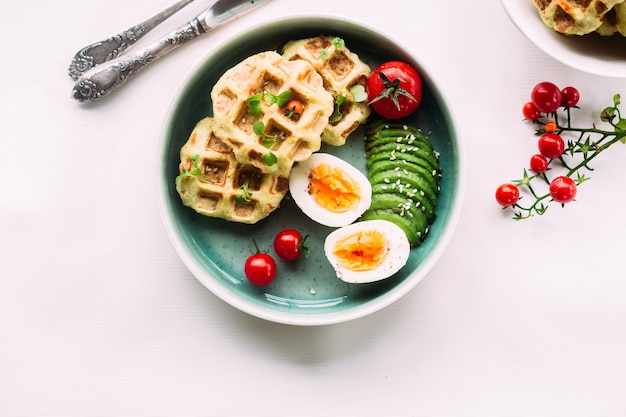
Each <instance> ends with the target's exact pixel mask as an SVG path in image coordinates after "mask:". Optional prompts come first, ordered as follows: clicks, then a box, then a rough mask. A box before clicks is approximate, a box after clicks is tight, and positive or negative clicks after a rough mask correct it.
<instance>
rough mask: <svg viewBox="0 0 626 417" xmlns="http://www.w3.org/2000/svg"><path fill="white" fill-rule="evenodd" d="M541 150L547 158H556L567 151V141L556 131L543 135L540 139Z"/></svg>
mask: <svg viewBox="0 0 626 417" xmlns="http://www.w3.org/2000/svg"><path fill="white" fill-rule="evenodd" d="M538 147H539V152H540V153H541V154H542V155H543V156H545V157H546V158H550V159H554V158H558V157H560V156H561V155H563V152H565V142H564V141H563V139H562V138H561V137H560V136H559V135H557V134H556V133H546V134H544V135H541V137H540V138H539V141H538Z"/></svg>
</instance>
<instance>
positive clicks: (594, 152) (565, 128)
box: [512, 94, 626, 220]
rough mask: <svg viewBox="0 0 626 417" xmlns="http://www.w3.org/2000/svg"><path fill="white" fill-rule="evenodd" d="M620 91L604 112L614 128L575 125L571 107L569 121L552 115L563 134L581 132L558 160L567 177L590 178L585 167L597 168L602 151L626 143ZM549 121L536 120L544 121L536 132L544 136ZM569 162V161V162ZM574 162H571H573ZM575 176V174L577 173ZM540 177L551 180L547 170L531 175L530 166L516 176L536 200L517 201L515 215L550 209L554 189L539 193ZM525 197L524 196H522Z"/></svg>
mask: <svg viewBox="0 0 626 417" xmlns="http://www.w3.org/2000/svg"><path fill="white" fill-rule="evenodd" d="M619 105H620V95H619V94H616V95H615V96H613V106H610V107H606V108H605V109H604V110H603V111H602V112H601V113H600V120H601V121H603V122H605V123H608V124H609V125H610V126H611V127H612V128H613V130H606V129H598V128H597V127H596V126H595V124H594V126H593V127H591V128H579V127H573V126H572V117H571V108H566V109H565V114H566V121H565V123H562V122H561V121H560V120H559V117H558V114H557V113H556V112H555V113H552V114H551V115H549V116H550V117H551V119H552V120H554V122H555V123H556V126H557V127H556V132H555V133H557V134H559V135H561V134H563V133H577V134H578V137H577V138H576V139H575V140H568V143H567V147H566V149H565V152H564V154H563V155H561V156H560V157H559V158H556V159H558V161H559V162H560V163H561V165H562V166H563V167H564V168H565V169H566V170H567V171H566V173H565V174H564V175H565V176H567V177H570V178H572V179H573V180H574V181H575V183H576V185H577V186H578V185H580V184H581V183H583V182H584V181H587V180H588V179H589V178H588V177H586V176H585V174H584V173H583V172H582V170H583V169H586V170H588V171H593V168H592V167H591V166H590V165H589V164H590V162H591V161H593V160H594V159H595V158H596V157H597V156H598V155H600V153H602V152H604V151H605V150H607V149H608V148H609V147H611V146H612V145H614V144H615V143H617V142H621V143H626V119H625V118H622V116H621V112H620V110H619ZM546 122H547V121H540V120H538V121H536V123H539V124H540V125H541V127H540V128H538V129H536V132H535V134H536V135H537V136H541V135H543V134H545V133H546V130H545V124H546ZM592 136H595V137H596V139H595V140H593V141H592V140H591V139H592ZM577 155H582V159H581V160H579V161H578V162H575V163H572V162H571V161H568V159H570V158H571V159H573V158H575V157H576V156H577ZM553 161H554V159H552V160H549V162H548V166H550V165H551V164H552V163H553ZM568 162H569V163H568ZM570 164H571V166H570ZM574 176H575V177H574ZM536 180H540V181H543V182H545V183H547V184H550V179H549V178H548V176H547V175H546V172H542V173H536V174H533V175H529V173H528V170H526V169H524V174H523V177H522V178H521V179H518V180H513V183H514V184H515V185H516V186H518V187H524V188H525V189H527V190H528V192H529V193H530V196H531V197H532V198H533V201H532V203H531V204H530V205H528V206H523V205H521V204H520V203H519V202H517V203H515V204H514V205H513V206H512V207H513V208H514V210H515V212H514V217H513V218H514V219H515V220H522V219H527V218H529V217H532V216H533V215H534V214H537V215H542V214H544V213H545V212H546V210H547V209H548V206H547V205H546V202H547V201H548V200H549V199H551V195H550V193H545V194H540V193H537V192H536V190H535V188H534V187H533V183H534V181H536ZM520 200H521V199H520Z"/></svg>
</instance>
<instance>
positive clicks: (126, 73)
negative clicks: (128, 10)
mask: <svg viewBox="0 0 626 417" xmlns="http://www.w3.org/2000/svg"><path fill="white" fill-rule="evenodd" d="M268 1H270V0H218V1H217V2H215V3H214V4H213V5H211V6H210V7H208V8H207V9H206V10H204V11H203V12H201V13H200V14H198V15H197V16H196V17H194V18H193V19H191V20H190V21H189V22H187V23H185V24H184V25H182V26H180V27H178V28H177V29H176V30H174V31H173V32H171V33H170V34H169V35H167V36H165V37H164V38H162V39H160V40H158V41H156V42H154V43H152V44H151V45H149V46H147V47H146V48H144V49H142V50H140V51H137V52H135V53H131V54H128V56H125V55H122V56H119V57H117V58H115V59H113V60H111V61H108V62H106V63H104V64H101V65H97V66H95V67H94V68H92V69H90V70H88V71H87V72H85V73H84V74H83V75H81V76H80V77H79V78H78V80H77V81H76V84H74V88H73V90H72V98H74V99H75V100H78V101H81V102H84V101H96V100H100V99H102V98H104V97H106V96H108V95H109V94H110V93H111V92H113V91H115V90H116V89H117V88H119V87H120V86H121V85H123V84H124V83H125V82H126V81H127V80H128V79H129V78H130V77H131V76H132V75H133V74H136V73H137V72H139V71H140V70H142V69H143V68H145V67H146V66H147V65H148V64H150V63H152V62H154V61H155V60H157V59H158V58H160V57H162V56H163V55H165V54H167V53H168V52H171V51H173V50H174V49H176V48H178V47H179V46H181V45H183V44H185V43H187V42H189V41H190V40H192V39H195V38H197V37H198V36H199V35H202V34H204V33H207V32H209V31H211V30H213V29H215V28H217V27H218V26H221V25H223V24H225V23H228V22H230V21H232V20H234V19H236V18H238V17H240V16H242V15H243V14H245V13H247V12H250V11H252V10H254V9H256V8H257V7H259V6H261V5H263V4H265V3H267V2H268Z"/></svg>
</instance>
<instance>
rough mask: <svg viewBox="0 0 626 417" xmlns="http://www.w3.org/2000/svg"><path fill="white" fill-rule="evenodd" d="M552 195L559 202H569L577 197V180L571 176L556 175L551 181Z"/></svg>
mask: <svg viewBox="0 0 626 417" xmlns="http://www.w3.org/2000/svg"><path fill="white" fill-rule="evenodd" d="M550 195H551V196H552V199H553V200H554V201H556V202H557V203H561V204H565V203H569V202H570V201H572V200H573V199H574V197H576V182H574V180H573V179H571V178H570V177H566V176H560V177H556V178H555V179H553V180H552V182H551V183H550Z"/></svg>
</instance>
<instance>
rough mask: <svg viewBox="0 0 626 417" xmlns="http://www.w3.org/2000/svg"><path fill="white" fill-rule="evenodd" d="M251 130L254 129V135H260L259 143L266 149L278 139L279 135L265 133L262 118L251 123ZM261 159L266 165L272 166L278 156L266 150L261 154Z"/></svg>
mask: <svg viewBox="0 0 626 417" xmlns="http://www.w3.org/2000/svg"><path fill="white" fill-rule="evenodd" d="M252 130H253V131H254V134H255V135H258V136H261V144H262V145H263V146H264V147H265V148H267V149H270V148H271V147H272V146H274V145H276V144H277V143H278V142H279V141H280V137H278V136H272V135H268V134H266V133H265V123H263V121H262V120H259V121H257V122H255V123H254V124H253V125H252ZM263 161H264V162H265V163H266V164H267V165H268V166H272V165H274V164H275V163H277V162H278V158H277V157H276V155H274V153H273V152H272V151H268V152H267V153H265V154H263Z"/></svg>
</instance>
